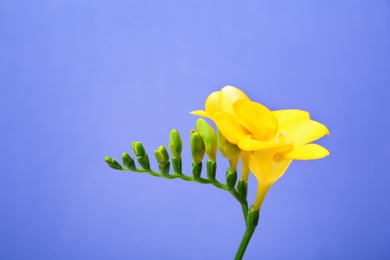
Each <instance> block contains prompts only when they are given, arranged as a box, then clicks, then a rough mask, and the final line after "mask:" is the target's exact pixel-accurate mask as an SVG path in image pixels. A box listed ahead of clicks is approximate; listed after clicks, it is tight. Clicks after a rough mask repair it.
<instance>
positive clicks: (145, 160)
mask: <svg viewBox="0 0 390 260" xmlns="http://www.w3.org/2000/svg"><path fill="white" fill-rule="evenodd" d="M131 146H132V147H133V150H134V153H135V155H136V156H137V161H138V163H139V164H140V165H141V167H142V168H144V169H145V170H150V163H149V157H148V155H147V154H146V152H145V148H144V146H143V145H142V143H141V142H133V143H132V144H131Z"/></svg>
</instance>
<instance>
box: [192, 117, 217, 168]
mask: <svg viewBox="0 0 390 260" xmlns="http://www.w3.org/2000/svg"><path fill="white" fill-rule="evenodd" d="M196 128H197V129H198V132H199V134H200V135H201V136H202V138H203V140H204V143H205V146H206V153H207V155H208V156H209V159H210V160H212V161H215V159H216V157H217V150H218V142H217V135H216V134H215V132H214V129H213V128H212V127H211V126H210V125H209V123H207V121H206V120H204V119H203V118H199V119H198V120H197V121H196Z"/></svg>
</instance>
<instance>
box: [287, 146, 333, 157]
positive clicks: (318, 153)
mask: <svg viewBox="0 0 390 260" xmlns="http://www.w3.org/2000/svg"><path fill="white" fill-rule="evenodd" d="M328 155H329V151H328V150H326V149H325V148H324V147H322V146H321V145H318V144H306V145H300V146H295V147H294V149H293V150H291V151H289V152H286V153H282V154H281V156H283V157H284V158H287V159H295V160H314V159H320V158H324V157H325V156H328Z"/></svg>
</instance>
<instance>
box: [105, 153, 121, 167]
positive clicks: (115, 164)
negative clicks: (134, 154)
mask: <svg viewBox="0 0 390 260" xmlns="http://www.w3.org/2000/svg"><path fill="white" fill-rule="evenodd" d="M104 161H105V162H106V163H107V164H108V166H110V167H111V168H113V169H115V170H122V166H121V165H120V164H119V163H118V162H117V161H116V160H115V159H114V158H112V157H110V156H106V157H104Z"/></svg>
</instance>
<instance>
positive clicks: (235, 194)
mask: <svg viewBox="0 0 390 260" xmlns="http://www.w3.org/2000/svg"><path fill="white" fill-rule="evenodd" d="M229 192H230V194H232V195H233V197H234V198H236V200H238V202H240V204H241V209H242V213H243V215H244V220H245V224H246V222H247V218H248V202H247V200H246V199H245V198H243V197H242V196H241V195H240V194H239V193H238V192H237V191H236V189H234V188H233V189H229Z"/></svg>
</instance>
